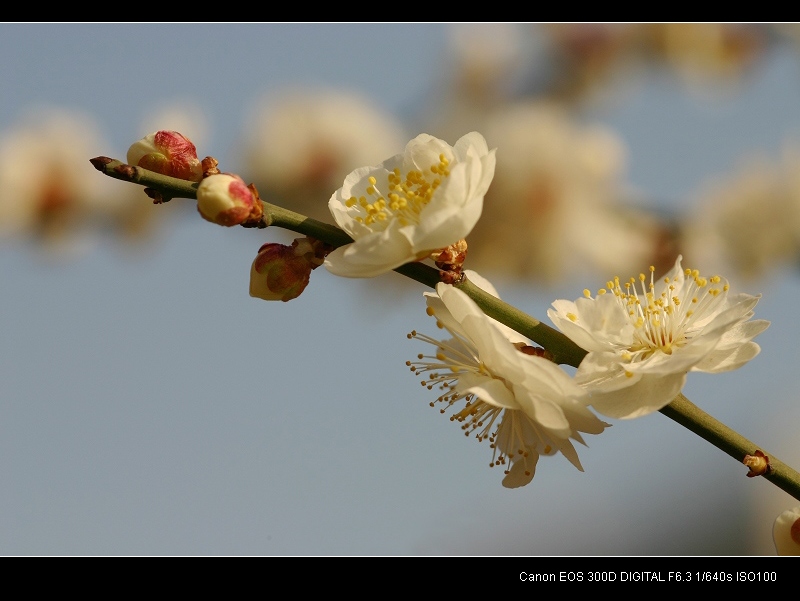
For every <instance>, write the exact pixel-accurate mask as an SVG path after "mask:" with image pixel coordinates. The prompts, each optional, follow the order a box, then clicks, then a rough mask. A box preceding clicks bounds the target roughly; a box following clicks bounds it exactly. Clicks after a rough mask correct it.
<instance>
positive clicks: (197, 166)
mask: <svg viewBox="0 0 800 601" xmlns="http://www.w3.org/2000/svg"><path fill="white" fill-rule="evenodd" d="M127 160H128V164H129V165H135V166H137V167H143V168H144V169H149V170H150V171H155V172H156V173H160V174H162V175H169V176H170V177H177V178H178V179H185V180H189V181H192V182H199V181H200V180H201V179H203V167H202V165H201V163H200V160H199V159H198V158H197V149H196V148H195V146H194V144H192V141H191V140H189V139H188V138H187V137H185V136H183V135H182V134H179V133H178V132H176V131H166V130H161V131H157V132H155V133H152V134H149V135H147V136H145V137H144V138H142V139H141V140H139V141H138V142H134V143H133V144H132V145H131V147H130V148H129V149H128V157H127Z"/></svg>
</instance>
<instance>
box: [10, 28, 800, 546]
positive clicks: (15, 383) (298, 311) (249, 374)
mask: <svg viewBox="0 0 800 601" xmlns="http://www.w3.org/2000/svg"><path fill="white" fill-rule="evenodd" d="M448 27H449V26H447V25H443V24H431V25H396V24H372V25H323V24H320V25H280V24H275V25H234V24H228V25H216V24H208V25H169V24H163V25H150V24H141V25H129V24H117V25H113V24H96V25H89V24H84V25H80V24H75V25H59V24H51V25H36V24H2V25H0V57H2V58H0V80H2V81H3V82H5V83H4V85H3V89H2V92H0V132H3V131H6V130H9V129H11V128H12V127H13V126H14V124H15V123H17V122H18V121H19V120H20V119H22V118H23V117H24V116H25V115H26V114H27V111H29V110H30V109H31V108H34V107H37V106H53V107H59V108H65V109H70V110H78V111H83V112H85V113H88V114H89V115H91V116H92V117H93V118H94V119H96V120H97V121H98V123H99V125H100V127H101V129H102V130H103V133H104V135H105V136H106V140H107V142H106V143H107V146H104V147H102V148H97V149H96V151H95V152H94V153H93V155H92V156H95V155H109V156H114V157H117V158H121V159H124V157H125V152H126V151H127V148H128V146H129V145H130V144H131V143H132V142H133V141H135V140H136V139H138V138H140V137H141V136H143V135H144V134H146V133H149V132H148V131H141V130H140V127H141V123H142V121H143V120H144V119H145V118H146V117H147V116H148V114H151V113H152V112H153V111H154V109H156V108H158V107H159V106H161V105H163V104H166V103H171V102H186V101H190V102H193V103H195V104H196V105H198V106H199V107H200V108H201V109H202V110H203V112H205V113H206V115H207V117H208V121H209V124H210V132H209V135H208V136H207V140H206V142H205V144H204V146H203V148H200V149H198V150H199V152H200V154H201V155H205V154H212V155H214V156H215V157H217V158H218V159H220V160H221V161H222V163H223V165H226V161H227V162H228V163H231V162H232V161H233V160H234V157H235V156H236V142H237V140H239V139H241V135H242V133H243V132H244V131H245V129H246V127H247V124H246V122H245V120H246V117H247V115H248V111H249V110H250V108H251V107H252V105H253V103H254V102H255V101H256V100H257V99H258V98H259V97H260V96H261V95H262V94H263V93H265V92H270V91H274V90H279V89H282V88H283V87H284V86H287V85H290V84H315V85H320V84H323V85H329V86H335V87H339V88H344V89H350V90H355V91H358V92H361V93H364V94H366V95H367V96H369V97H370V98H372V99H373V100H374V101H375V102H377V103H378V104H380V105H381V106H383V107H384V108H386V109H387V110H389V111H392V112H394V113H395V114H397V115H399V116H403V117H405V116H409V115H411V114H412V113H413V111H414V110H415V108H416V107H418V106H419V105H420V103H421V102H422V101H424V100H426V99H428V98H430V95H431V92H432V90H433V89H434V88H435V86H436V84H437V80H438V79H439V78H441V77H442V76H443V73H444V62H443V58H444V57H445V56H446V52H447V33H448ZM799 106H800V56H798V54H797V51H796V50H795V49H793V48H792V47H790V46H788V45H786V46H783V47H780V48H776V49H774V50H772V51H771V52H770V54H769V55H768V56H767V57H766V58H765V60H764V61H763V63H762V64H761V65H760V67H759V68H758V69H757V70H756V71H754V72H753V73H752V74H751V76H750V77H749V78H748V79H747V80H746V81H745V82H744V83H743V85H742V86H741V87H740V88H739V89H735V90H732V91H731V93H729V94H696V93H691V92H689V91H687V88H686V87H685V86H682V85H680V84H679V83H678V82H677V81H676V80H675V79H674V78H671V77H668V76H665V75H664V74H663V73H662V74H652V75H649V76H642V77H640V78H638V79H637V81H636V82H635V83H634V84H632V85H631V86H630V88H628V89H626V90H625V91H624V93H622V94H621V95H620V96H619V98H618V99H617V100H616V102H614V103H613V104H611V105H608V104H606V105H603V106H598V107H596V108H594V109H591V110H590V111H589V112H588V115H589V117H590V118H591V119H592V120H595V121H599V122H603V123H606V124H608V125H610V126H612V127H613V128H615V130H616V131H617V132H618V133H619V135H620V136H622V138H623V139H624V140H625V142H626V144H627V145H628V147H629V151H630V161H629V178H630V181H631V182H632V183H633V184H634V185H636V186H637V187H638V188H639V189H640V190H642V191H643V193H644V195H645V196H646V197H648V198H654V199H660V201H661V203H662V205H661V206H662V208H666V209H674V210H685V209H686V208H688V207H689V206H690V202H691V201H690V198H691V194H692V192H693V191H695V190H697V188H698V187H699V186H700V184H701V183H702V182H703V181H705V180H706V179H707V178H708V177H710V176H712V175H715V174H719V173H728V172H731V171H732V170H733V169H734V168H735V167H736V165H737V164H738V163H739V161H740V160H741V159H742V158H743V157H745V156H747V155H748V154H750V153H752V152H754V151H763V152H766V153H768V154H769V155H770V156H773V157H776V158H777V157H778V156H779V152H780V150H781V148H782V146H783V144H784V142H785V140H786V139H787V137H789V136H792V135H797V134H800V112H799V111H798V107H799ZM416 133H418V132H414V134H416ZM465 133H466V132H465ZM0 135H2V134H0ZM449 141H450V142H454V140H449ZM398 150H399V149H398ZM89 158H90V156H87V157H86V159H87V163H86V164H87V165H88V159H89ZM498 160H502V149H498ZM89 168H91V167H90V166H89ZM97 177H98V178H102V176H101V175H100V174H97ZM120 185H123V184H120ZM143 202H147V199H146V198H144V196H143ZM186 202H190V201H186ZM158 209H159V207H154V210H158ZM485 210H490V207H486V209H485ZM193 211H194V209H193V208H192V209H191V210H190V211H187V212H186V218H185V219H172V220H171V221H170V226H169V228H167V229H166V231H165V233H164V234H163V235H162V236H160V237H157V238H156V239H155V240H154V241H153V242H152V243H151V244H150V245H149V246H148V248H146V249H135V248H132V247H128V246H124V245H120V244H117V243H114V242H112V241H104V242H102V243H101V244H99V245H98V246H97V247H95V248H94V249H93V250H92V251H91V252H90V253H87V254H84V255H82V256H79V257H77V258H74V259H71V260H68V261H67V260H52V258H47V257H45V256H43V255H42V253H40V252H38V251H37V248H36V247H35V245H33V244H25V243H20V242H19V241H16V242H14V243H10V242H5V243H3V244H2V245H0V277H2V283H1V284H0V293H1V295H2V296H1V297H0V298H2V301H0V302H2V311H0V407H1V408H2V409H1V411H0V457H2V459H0V475H1V476H2V481H3V483H4V485H3V486H2V487H0V509H1V511H0V553H2V554H7V555H8V554H14V555H16V554H30V555H40V554H93V555H95V554H96V555H101V554H115V555H123V554H147V555H150V554H158V555H161V554H187V555H188V554H239V555H241V554H258V555H271V554H281V555H285V554H332V555H340V554H392V555H393V554H462V553H466V554H532V555H553V554H580V555H586V554H647V555H660V554H678V555H682V554H739V555H741V554H762V553H766V554H770V553H773V552H774V550H773V548H772V543H771V531H772V523H773V521H774V519H775V517H776V516H777V515H778V513H780V512H781V511H783V510H784V509H787V508H789V507H792V506H795V505H797V504H798V502H797V501H795V500H793V499H792V498H791V497H789V496H788V495H786V494H785V493H782V492H781V491H779V490H778V489H776V488H775V487H774V486H772V485H771V484H769V483H767V482H765V481H759V480H753V479H748V478H746V477H745V473H746V468H744V467H743V466H741V465H738V464H737V463H736V462H735V461H734V460H732V459H731V458H729V457H728V456H727V455H724V454H723V453H722V452H721V451H719V450H717V449H715V448H713V447H711V446H710V445H708V444H707V443H705V442H704V441H702V440H700V439H699V438H697V437H696V436H694V435H693V434H691V433H690V432H688V431H687V430H685V429H684V428H682V427H680V426H678V425H677V424H675V423H674V422H672V421H671V420H669V419H667V418H666V417H664V416H663V415H661V414H654V415H651V416H648V417H646V418H642V419H639V420H635V421H633V422H615V423H614V426H613V428H611V429H610V430H608V431H607V432H606V433H604V434H603V435H602V436H598V437H587V442H588V444H589V448H583V449H579V453H580V457H581V461H582V463H583V466H584V469H585V472H584V473H580V472H578V471H577V470H575V469H574V468H573V467H572V466H571V465H570V464H569V463H568V462H567V461H566V460H565V459H564V458H563V457H559V456H557V457H553V458H544V459H542V460H541V461H540V463H539V466H538V469H537V474H536V478H535V479H534V481H533V483H532V484H531V485H529V486H527V487H525V488H523V489H519V490H506V489H503V488H502V486H501V485H500V481H501V479H502V474H501V473H500V472H499V471H498V470H496V469H489V468H488V463H489V458H490V454H491V453H490V450H489V449H488V447H487V446H486V445H481V444H479V443H477V442H476V441H474V440H473V439H466V438H465V437H464V436H463V435H461V433H460V430H458V428H457V427H454V425H453V424H452V423H450V422H449V421H448V420H447V419H446V418H444V417H442V416H440V415H439V414H438V411H436V410H433V409H431V408H430V407H429V406H428V402H429V401H430V400H432V398H429V397H430V396H431V395H430V393H428V391H426V390H424V389H422V388H421V387H420V385H419V383H418V379H417V378H414V377H413V376H412V375H411V374H410V373H409V372H408V369H407V368H406V367H405V365H404V362H405V361H406V360H407V359H410V358H412V357H413V356H414V355H416V354H417V353H418V352H420V343H416V342H413V341H411V342H410V341H408V340H407V339H406V337H405V334H406V333H407V332H408V331H410V330H411V329H412V328H416V329H418V330H420V331H427V332H430V333H433V331H434V328H435V326H434V324H433V322H432V320H430V318H427V316H426V315H425V308H424V302H423V300H422V292H423V289H422V287H421V286H420V285H418V284H416V283H414V282H411V281H406V280H404V279H403V278H402V277H401V276H399V275H396V274H389V275H386V276H382V277H381V278H378V279H376V280H374V281H371V282H370V283H369V285H366V284H364V283H361V282H353V281H351V280H347V279H340V278H336V277H334V276H332V275H330V274H328V273H327V272H325V271H324V270H322V269H320V270H318V271H315V272H314V274H313V276H312V282H311V285H310V286H309V288H308V289H307V290H306V291H305V293H304V294H303V295H302V296H301V297H300V298H298V299H297V300H295V301H292V302H290V303H265V302H263V301H260V300H257V299H253V298H251V297H249V295H248V292H247V290H248V283H249V269H250V264H251V262H252V259H253V257H254V256H255V253H256V251H257V250H258V247H259V246H260V245H261V244H262V243H263V242H266V241H269V240H270V239H274V238H270V232H269V231H252V230H248V231H243V230H241V229H231V230H229V229H226V228H221V227H215V226H213V225H211V224H209V223H207V222H205V221H203V220H201V219H199V218H196V215H195V214H194V212H193ZM699 267H701V268H702V266H699ZM486 275H489V276H490V274H486ZM608 275H610V274H598V275H597V278H596V281H595V282H576V281H571V282H564V283H562V284H559V286H558V287H557V288H555V289H544V290H543V289H537V288H535V287H533V286H527V285H524V284H522V283H515V282H510V281H502V280H496V281H495V284H496V285H497V287H498V289H499V290H500V292H501V294H502V295H503V297H504V298H505V299H506V300H509V301H510V302H512V303H513V304H515V305H517V306H518V307H520V308H521V309H523V310H526V311H528V312H529V313H530V314H532V315H534V316H538V317H541V318H544V317H545V312H546V308H547V307H548V305H549V304H550V302H551V301H552V300H554V299H556V298H576V297H578V296H579V295H580V294H581V290H583V288H584V287H587V286H588V287H594V286H596V285H597V284H598V283H602V282H604V281H605V280H606V279H608ZM732 283H733V286H734V289H738V290H740V291H747V292H750V293H758V292H761V293H763V295H764V296H763V298H762V300H761V302H760V303H759V305H758V307H757V308H756V316H757V317H759V318H765V319H769V320H771V321H772V326H771V327H770V329H769V330H767V331H766V332H765V333H764V334H763V335H761V336H760V337H759V339H758V342H759V343H760V344H761V346H762V349H763V350H762V353H761V355H760V356H759V357H758V358H756V359H755V360H754V361H752V362H751V363H750V364H748V365H747V366H745V367H744V368H743V369H741V370H739V371H736V372H733V373H729V374H723V375H719V376H710V375H705V374H691V375H690V376H689V383H688V385H687V387H686V389H685V391H684V392H685V393H686V394H687V396H688V397H689V398H690V399H692V400H693V401H694V402H695V403H697V404H698V405H700V406H701V407H702V408H704V409H705V410H706V411H708V412H709V413H711V414H712V415H714V416H715V417H717V418H718V419H720V420H721V421H723V422H724V423H726V424H727V425H729V426H731V427H733V428H735V429H737V430H739V431H740V432H741V433H742V434H744V435H745V436H747V437H748V438H750V439H751V440H754V441H755V442H757V443H758V444H760V445H763V446H764V447H765V448H766V449H767V450H768V451H771V452H773V453H775V454H776V455H777V456H779V457H780V458H781V459H783V460H784V461H786V462H787V463H789V464H790V465H793V466H794V467H795V468H798V467H800V444H798V438H797V428H796V424H797V423H798V418H800V408H798V403H797V399H798V394H797V390H798V385H799V384H800V381H798V380H799V379H800V374H798V371H797V369H796V366H797V356H798V354H797V345H796V340H797V339H798V337H799V336H800V323H798V320H797V313H796V305H797V303H796V299H797V298H798V294H800V278H798V275H797V274H796V273H795V272H794V271H789V270H783V271H777V272H775V273H774V274H773V275H772V276H771V277H770V278H769V279H767V280H761V281H758V282H755V283H752V282H751V283H747V284H745V283H744V282H742V283H741V284H739V283H738V282H732ZM398 290H400V291H403V292H402V293H398Z"/></svg>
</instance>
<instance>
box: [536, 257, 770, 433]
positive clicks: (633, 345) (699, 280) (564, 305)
mask: <svg viewBox="0 0 800 601" xmlns="http://www.w3.org/2000/svg"><path fill="white" fill-rule="evenodd" d="M654 271H655V269H654V268H653V267H651V268H650V278H649V279H650V281H649V283H647V279H648V278H647V277H646V276H645V275H644V274H643V273H642V274H639V278H638V282H637V279H636V278H630V280H629V281H628V282H625V283H624V284H622V283H621V282H620V280H619V278H614V281H609V282H608V283H607V284H606V287H607V290H606V289H601V290H599V291H598V293H597V296H595V297H594V298H593V297H592V295H591V293H590V291H589V290H584V296H585V298H580V299H578V300H576V301H575V302H572V301H567V300H557V301H555V302H553V308H552V309H549V310H548V312H547V314H548V316H549V317H550V319H551V320H552V321H553V323H554V324H555V325H556V327H558V328H559V329H560V330H561V331H562V332H563V333H564V334H566V335H567V336H568V337H569V338H571V339H572V341H573V342H575V343H576V344H577V345H578V346H580V347H582V348H584V349H586V350H587V351H588V354H587V355H586V357H585V358H584V359H583V361H582V362H581V364H580V366H579V367H578V372H577V373H576V375H575V379H576V381H577V382H578V383H579V384H581V385H583V386H585V387H586V388H587V389H588V390H589V391H590V393H591V404H592V406H594V408H595V409H597V411H599V412H600V413H602V414H603V415H607V416H609V417H614V418H619V419H629V418H634V417H641V416H643V415H647V414H648V413H651V412H653V411H657V410H658V409H661V408H662V407H664V406H665V405H667V404H668V403H669V402H670V401H672V399H673V398H674V397H675V396H676V395H677V394H678V393H679V392H680V391H681V389H682V388H683V385H684V383H685V382H686V375H687V373H688V372H690V371H701V372H707V373H719V372H724V371H729V370H732V369H736V368H738V367H741V366H742V365H744V364H745V363H747V362H748V361H750V359H752V358H753V357H755V356H756V355H757V354H758V353H759V351H760V350H761V349H760V347H759V346H758V344H756V343H755V342H752V339H753V338H754V337H755V336H757V335H758V334H760V333H761V332H763V331H764V330H765V329H766V328H767V326H769V322H768V321H766V320H763V319H757V320H752V321H750V318H751V317H752V316H753V307H755V305H756V303H757V302H758V299H759V298H760V296H751V295H749V294H736V295H732V294H729V284H728V281H727V280H726V279H725V278H722V277H720V276H713V277H710V278H706V277H703V276H701V275H700V273H699V271H697V270H692V269H686V270H684V269H682V268H681V257H680V256H679V257H678V259H677V260H676V261H675V266H674V267H673V268H672V269H671V270H670V271H669V273H667V274H666V276H664V278H663V279H662V280H661V281H659V282H658V283H656V282H655V281H654V278H653V273H654ZM637 283H638V285H639V287H640V290H639V291H637V289H636V286H637Z"/></svg>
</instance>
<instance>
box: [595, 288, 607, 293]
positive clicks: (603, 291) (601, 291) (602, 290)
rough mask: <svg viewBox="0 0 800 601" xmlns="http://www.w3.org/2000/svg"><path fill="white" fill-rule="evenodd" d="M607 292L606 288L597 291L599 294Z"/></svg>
mask: <svg viewBox="0 0 800 601" xmlns="http://www.w3.org/2000/svg"><path fill="white" fill-rule="evenodd" d="M605 293H606V289H605V288H600V290H598V291H597V294H605Z"/></svg>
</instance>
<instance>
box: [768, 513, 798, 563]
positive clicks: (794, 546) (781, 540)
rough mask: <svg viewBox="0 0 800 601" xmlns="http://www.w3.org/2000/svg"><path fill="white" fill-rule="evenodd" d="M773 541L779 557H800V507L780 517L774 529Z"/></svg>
mask: <svg viewBox="0 0 800 601" xmlns="http://www.w3.org/2000/svg"><path fill="white" fill-rule="evenodd" d="M772 540H773V541H774V542H775V550H776V551H777V552H778V555H800V507H795V508H794V509H787V510H786V511H784V512H783V513H782V514H780V515H779V516H778V519H776V520H775V525H774V526H773V527H772Z"/></svg>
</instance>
